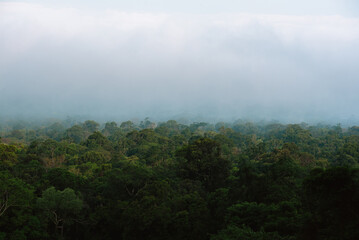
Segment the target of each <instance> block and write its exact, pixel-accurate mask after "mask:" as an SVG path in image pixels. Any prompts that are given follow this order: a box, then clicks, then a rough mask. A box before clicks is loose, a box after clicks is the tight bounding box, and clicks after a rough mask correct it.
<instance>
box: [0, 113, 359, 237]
mask: <svg viewBox="0 0 359 240" xmlns="http://www.w3.org/2000/svg"><path fill="white" fill-rule="evenodd" d="M358 129H359V127H358V126H350V127H345V128H344V127H342V126H341V125H323V124H322V125H320V124H318V125H314V126H311V125H308V124H306V123H301V124H281V123H277V122H275V123H273V122H271V123H263V122H262V123H253V122H247V121H242V120H238V121H235V122H231V123H229V122H218V123H215V124H212V123H206V122H193V123H190V124H183V123H179V122H177V121H175V120H168V121H166V122H152V121H151V120H150V119H148V118H146V119H144V120H143V121H139V122H133V121H125V122H122V123H119V122H106V123H98V122H96V121H93V120H87V121H84V122H77V121H70V120H64V121H60V120H56V121H55V120H53V121H51V122H41V123H40V122H39V123H30V122H26V121H7V122H5V121H3V122H1V123H0V136H1V139H0V141H1V142H0V162H1V163H0V239H29V240H32V239H34V240H35V239H36V240H41V239H124V240H130V239H156V240H157V239H203V240H207V239H208V240H224V239H225V240H232V239H233V240H235V239H238V240H239V239H240V240H243V239H248V240H256V239H258V240H265V239H268V240H269V239H278V240H281V239H286V240H287V239H288V240H294V239H298V240H300V239H303V240H304V239H313V240H319V239H323V240H324V239H326V240H328V239H329V240H330V239H333V240H334V239H346V240H354V239H357V236H358V235H359V229H358V226H359V168H358V167H359V130H358Z"/></svg>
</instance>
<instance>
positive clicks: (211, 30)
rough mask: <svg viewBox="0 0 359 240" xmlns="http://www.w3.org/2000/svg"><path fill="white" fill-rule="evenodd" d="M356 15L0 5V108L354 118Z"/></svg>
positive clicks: (38, 112)
mask: <svg viewBox="0 0 359 240" xmlns="http://www.w3.org/2000/svg"><path fill="white" fill-rule="evenodd" d="M358 26H359V18H358V17H356V16H352V15H351V16H349V15H348V16H346V15H344V14H338V15H335V14H330V15H322V13H321V14H318V15H315V14H311V15H300V14H296V15H294V14H288V15H286V14H284V13H281V14H263V13H243V12H222V13H220V12H218V13H216V12H213V11H212V12H209V13H192V12H173V11H169V12H165V11H161V12H158V11H157V12H156V11H127V10H126V11H124V10H122V9H120V8H111V9H104V8H99V9H95V8H93V9H87V8H80V7H64V6H49V5H43V4H35V3H22V2H16V3H14V2H11V3H10V2H3V3H0V115H1V116H0V117H3V118H4V117H16V118H31V117H44V118H52V117H56V118H65V117H66V116H75V117H84V118H91V119H98V120H117V119H118V120H126V119H131V118H140V119H141V118H144V117H150V118H151V119H153V120H158V121H160V120H165V119H166V120H167V119H173V118H182V117H185V118H191V119H208V120H213V121H222V120H234V119H238V118H244V119H264V120H272V119H276V120H280V121H285V122H301V121H307V122H316V121H327V122H334V123H335V122H341V121H346V120H347V119H351V120H353V121H357V120H358V119H359V107H358V102H359V94H358V90H359V70H358V69H359V66H358V63H359V27H358Z"/></svg>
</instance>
